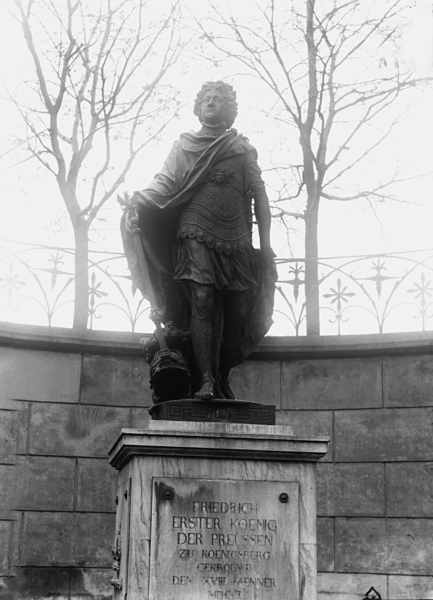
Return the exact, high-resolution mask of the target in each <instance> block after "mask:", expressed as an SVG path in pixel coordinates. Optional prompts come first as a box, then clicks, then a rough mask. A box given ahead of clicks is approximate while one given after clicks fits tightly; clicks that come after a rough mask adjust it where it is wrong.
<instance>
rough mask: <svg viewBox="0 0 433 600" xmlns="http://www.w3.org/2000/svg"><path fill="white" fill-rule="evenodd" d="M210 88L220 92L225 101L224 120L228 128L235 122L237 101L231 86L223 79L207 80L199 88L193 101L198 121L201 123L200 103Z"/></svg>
mask: <svg viewBox="0 0 433 600" xmlns="http://www.w3.org/2000/svg"><path fill="white" fill-rule="evenodd" d="M210 90H217V91H218V92H220V94H222V96H223V98H224V100H225V101H226V106H227V113H226V119H225V122H226V124H227V128H230V127H231V126H232V125H233V123H234V122H235V119H236V117H237V114H238V103H237V102H236V92H235V91H234V89H233V87H232V86H231V85H230V84H229V83H225V82H224V81H207V82H206V83H204V84H203V85H202V86H201V90H200V91H199V93H198V94H197V98H196V99H195V103H194V114H195V115H196V116H197V117H198V118H199V121H200V123H203V119H202V116H201V104H202V102H203V98H204V96H205V94H206V93H207V92H209V91H210Z"/></svg>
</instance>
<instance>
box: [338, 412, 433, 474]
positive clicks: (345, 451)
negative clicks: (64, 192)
mask: <svg viewBox="0 0 433 600" xmlns="http://www.w3.org/2000/svg"><path fill="white" fill-rule="evenodd" d="M432 439H433V409H431V408H406V409H385V410H357V411H341V412H337V413H336V415H335V440H336V441H335V460H336V461H337V462H378V461H417V460H433V444H432Z"/></svg>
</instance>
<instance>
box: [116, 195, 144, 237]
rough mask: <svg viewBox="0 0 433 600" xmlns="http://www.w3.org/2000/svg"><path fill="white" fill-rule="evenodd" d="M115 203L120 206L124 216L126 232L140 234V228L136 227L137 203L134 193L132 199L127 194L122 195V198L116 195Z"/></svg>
mask: <svg viewBox="0 0 433 600" xmlns="http://www.w3.org/2000/svg"><path fill="white" fill-rule="evenodd" d="M117 201H118V202H119V204H120V205H121V207H122V209H123V212H124V215H125V219H124V222H125V228H126V231H128V232H129V233H140V228H139V227H138V202H137V197H136V194H135V192H134V194H133V195H132V198H130V197H129V194H127V193H125V194H124V196H123V198H122V197H121V196H119V195H117Z"/></svg>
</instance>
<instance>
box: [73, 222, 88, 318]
mask: <svg viewBox="0 0 433 600" xmlns="http://www.w3.org/2000/svg"><path fill="white" fill-rule="evenodd" d="M74 237H75V304H74V322H73V327H74V329H87V318H88V315H89V276H88V273H89V262H88V258H89V240H88V227H87V223H86V221H85V220H84V219H79V220H77V221H76V222H75V223H74Z"/></svg>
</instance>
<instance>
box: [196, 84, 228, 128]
mask: <svg viewBox="0 0 433 600" xmlns="http://www.w3.org/2000/svg"><path fill="white" fill-rule="evenodd" d="M226 111H227V105H226V101H225V100H224V96H223V95H222V94H221V93H220V92H218V91H217V90H208V91H207V92H206V93H205V95H204V97H203V100H202V103H201V118H202V120H203V122H204V123H208V124H209V125H218V123H221V122H222V121H224V120H225V118H226Z"/></svg>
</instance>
